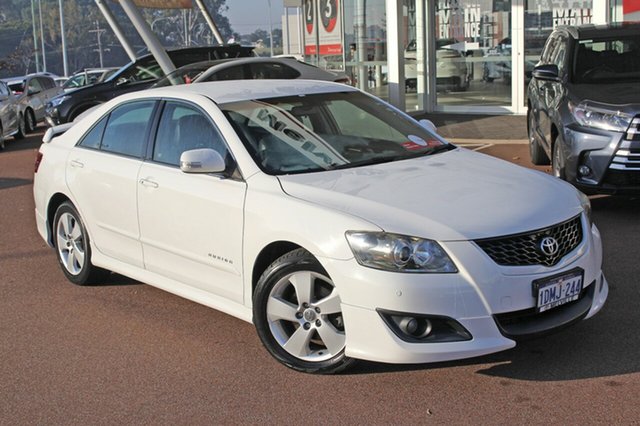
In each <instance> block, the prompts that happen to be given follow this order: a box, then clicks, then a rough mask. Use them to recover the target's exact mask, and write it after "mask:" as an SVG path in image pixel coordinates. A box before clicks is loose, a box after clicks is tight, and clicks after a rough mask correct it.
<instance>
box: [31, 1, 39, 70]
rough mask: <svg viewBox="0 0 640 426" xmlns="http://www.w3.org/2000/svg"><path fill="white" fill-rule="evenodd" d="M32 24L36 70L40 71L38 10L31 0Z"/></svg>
mask: <svg viewBox="0 0 640 426" xmlns="http://www.w3.org/2000/svg"><path fill="white" fill-rule="evenodd" d="M31 26H32V27H33V54H34V56H35V57H36V72H40V60H39V59H38V34H37V30H36V11H35V6H34V5H33V0H31Z"/></svg>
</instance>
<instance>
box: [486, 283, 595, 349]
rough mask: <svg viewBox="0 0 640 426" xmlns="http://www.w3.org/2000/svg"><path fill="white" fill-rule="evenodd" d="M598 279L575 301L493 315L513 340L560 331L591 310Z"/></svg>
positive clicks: (582, 317)
mask: <svg viewBox="0 0 640 426" xmlns="http://www.w3.org/2000/svg"><path fill="white" fill-rule="evenodd" d="M597 282H598V280H594V281H593V282H591V283H590V284H589V285H588V286H587V287H586V288H585V289H584V290H583V293H582V295H581V296H580V298H579V299H578V300H576V301H575V302H570V303H567V304H566V305H563V306H560V307H558V308H556V309H552V310H549V311H547V312H543V313H536V311H535V308H530V309H524V310H521V311H515V312H507V313H504V314H496V315H494V316H493V319H494V321H495V322H496V325H497V326H498V329H499V330H500V333H502V335H503V336H504V337H507V338H509V339H513V340H516V341H517V340H528V339H534V338H537V337H542V336H545V335H548V334H551V333H555V332H557V331H560V330H562V329H564V328H566V327H569V326H571V325H573V324H575V323H576V322H578V321H580V320H582V319H584V317H586V316H587V314H588V313H589V311H590V310H591V305H593V298H594V296H595V289H596V287H597Z"/></svg>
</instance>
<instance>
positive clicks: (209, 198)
mask: <svg viewBox="0 0 640 426" xmlns="http://www.w3.org/2000/svg"><path fill="white" fill-rule="evenodd" d="M198 148H213V149H215V150H217V151H218V152H219V153H220V154H221V155H222V157H223V158H225V159H226V160H227V163H228V164H229V165H232V164H233V163H234V162H233V159H232V157H231V155H230V152H229V150H228V148H227V146H226V144H225V141H224V140H223V138H222V136H221V135H220V132H219V131H218V129H217V128H216V127H215V125H214V123H213V122H212V120H211V119H210V117H209V116H208V115H207V114H206V113H205V112H203V111H202V110H201V109H199V108H198V107H197V106H195V105H193V104H189V103H185V102H180V101H167V102H166V104H165V106H164V108H163V111H162V115H161V118H160V121H159V124H158V130H157V133H156V138H155V145H154V147H153V151H152V152H151V153H150V154H149V157H150V158H149V160H148V161H146V162H145V163H144V164H143V165H142V167H141V169H140V174H139V177H138V182H139V188H138V214H139V219H140V233H141V240H142V246H143V250H144V263H145V267H146V269H148V270H150V271H152V272H156V273H159V274H162V275H164V276H167V277H170V278H172V279H174V280H177V281H180V282H182V283H184V284H187V285H189V286H191V287H195V288H198V289H200V290H204V291H206V292H208V293H213V294H216V295H219V296H223V297H225V298H227V299H230V300H233V301H235V302H240V303H241V302H243V287H242V276H241V271H242V232H243V223H244V199H245V193H246V184H245V182H244V181H243V180H241V179H239V178H237V177H235V175H233V173H232V169H231V168H230V169H229V171H228V173H223V174H219V175H216V174H187V173H183V172H182V171H181V170H180V168H179V161H180V155H181V153H182V152H183V151H186V150H190V149H198ZM232 176H234V177H232Z"/></svg>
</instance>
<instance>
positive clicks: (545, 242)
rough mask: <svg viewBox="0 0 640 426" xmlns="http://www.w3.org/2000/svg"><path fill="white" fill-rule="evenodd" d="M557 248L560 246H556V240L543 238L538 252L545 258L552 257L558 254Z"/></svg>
mask: <svg viewBox="0 0 640 426" xmlns="http://www.w3.org/2000/svg"><path fill="white" fill-rule="evenodd" d="M559 248H560V245H559V244H558V240H556V239H555V238H553V237H544V238H543V239H542V240H541V241H540V250H541V251H542V253H544V254H546V255H547V256H553V255H554V254H556V253H558V249H559Z"/></svg>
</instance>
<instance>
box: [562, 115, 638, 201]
mask: <svg viewBox="0 0 640 426" xmlns="http://www.w3.org/2000/svg"><path fill="white" fill-rule="evenodd" d="M563 139H564V147H563V149H564V152H563V154H564V158H565V173H566V178H567V181H569V182H571V183H572V184H573V185H575V186H576V187H578V188H579V189H580V190H582V191H583V192H585V193H587V194H598V193H599V194H625V193H628V194H638V193H640V172H639V171H632V170H628V171H627V170H613V169H611V168H610V166H611V163H612V160H613V158H614V157H615V155H616V151H617V150H618V148H619V146H620V145H621V143H622V142H623V141H624V133H620V132H614V131H605V130H595V129H586V128H582V127H580V126H577V125H572V126H568V127H565V129H564V131H563ZM583 165H584V166H588V167H589V169H590V171H591V172H590V173H589V174H588V175H586V176H585V175H581V174H580V173H579V168H580V166H583Z"/></svg>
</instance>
